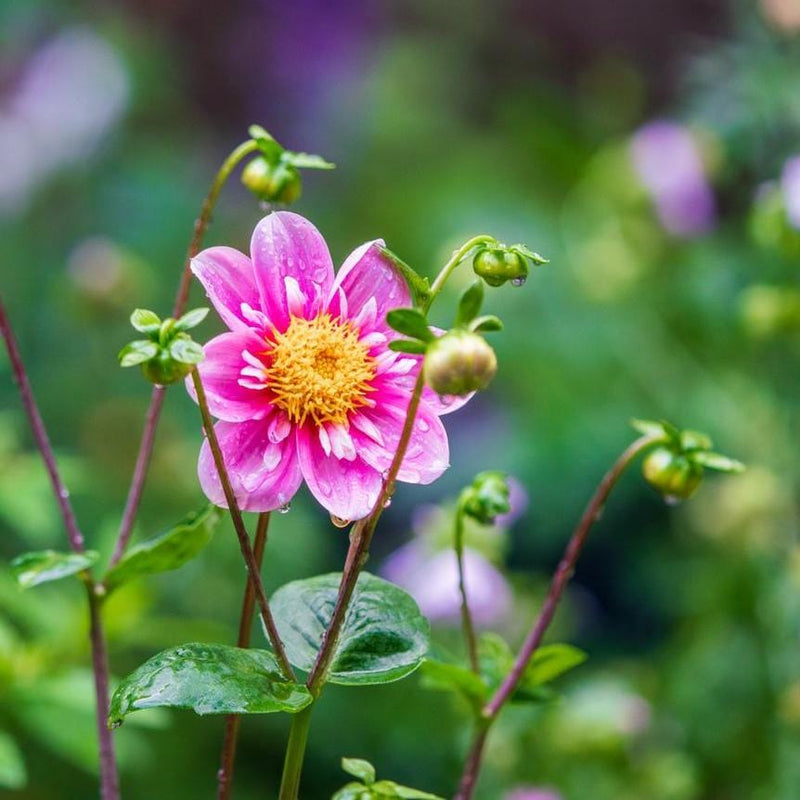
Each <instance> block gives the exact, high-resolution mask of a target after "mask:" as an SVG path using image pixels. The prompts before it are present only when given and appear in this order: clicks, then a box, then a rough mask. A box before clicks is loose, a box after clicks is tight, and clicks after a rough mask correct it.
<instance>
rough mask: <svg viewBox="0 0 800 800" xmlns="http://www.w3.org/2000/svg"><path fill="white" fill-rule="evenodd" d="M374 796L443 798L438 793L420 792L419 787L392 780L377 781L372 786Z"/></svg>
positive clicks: (406, 799)
mask: <svg viewBox="0 0 800 800" xmlns="http://www.w3.org/2000/svg"><path fill="white" fill-rule="evenodd" d="M373 788H374V789H375V791H376V797H381V798H383V797H392V798H394V797H397V798H400V799H401V800H444V798H443V797H440V796H439V795H438V794H431V793H430V792H422V791H420V790H419V789H412V788H411V787H410V786H401V785H400V784H399V783H395V782H394V781H379V782H378V783H376V784H375V786H374V787H373Z"/></svg>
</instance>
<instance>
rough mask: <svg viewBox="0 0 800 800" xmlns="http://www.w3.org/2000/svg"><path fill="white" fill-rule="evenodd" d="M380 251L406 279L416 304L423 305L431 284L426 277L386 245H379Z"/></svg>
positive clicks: (426, 299)
mask: <svg viewBox="0 0 800 800" xmlns="http://www.w3.org/2000/svg"><path fill="white" fill-rule="evenodd" d="M380 251H381V253H382V254H383V255H384V256H385V257H386V258H388V259H389V261H391V262H392V264H394V265H395V267H397V269H399V270H400V273H401V274H402V276H403V277H404V278H405V279H406V283H407V284H408V285H409V287H410V288H411V291H412V292H413V293H414V302H415V303H416V305H423V304H424V303H426V302H427V301H428V298H429V297H430V296H431V285H430V282H429V281H428V279H427V278H423V277H422V275H420V274H419V273H418V272H417V271H416V270H415V269H414V268H413V267H411V266H409V265H408V264H406V262H405V261H403V259H402V258H400V256H398V255H397V254H396V253H393V252H392V251H391V250H389V248H388V247H380Z"/></svg>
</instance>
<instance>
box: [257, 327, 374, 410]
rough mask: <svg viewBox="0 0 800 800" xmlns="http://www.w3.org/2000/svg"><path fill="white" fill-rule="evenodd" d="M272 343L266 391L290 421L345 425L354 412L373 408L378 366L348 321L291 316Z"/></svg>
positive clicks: (269, 353) (269, 352) (275, 335)
mask: <svg viewBox="0 0 800 800" xmlns="http://www.w3.org/2000/svg"><path fill="white" fill-rule="evenodd" d="M270 344H271V345H272V346H271V348H270V350H269V351H268V355H269V356H271V362H272V363H271V364H270V365H269V366H268V367H267V369H266V383H267V387H268V388H269V389H270V391H271V392H272V394H273V395H274V399H273V401H272V402H273V403H274V404H275V405H276V406H278V407H279V408H282V409H283V410H284V411H286V413H287V415H288V417H289V419H290V420H291V421H292V422H295V423H297V424H298V425H302V424H303V423H304V422H305V421H306V420H307V419H309V418H310V419H311V420H313V421H314V423H316V424H317V425H321V424H322V423H324V422H333V423H346V422H347V421H348V415H349V414H350V412H351V411H354V410H355V409H356V408H360V407H361V406H365V405H368V404H369V400H368V399H367V397H366V395H367V394H368V393H369V392H371V391H373V387H372V386H371V385H370V381H371V380H372V379H373V378H374V377H375V363H374V360H373V359H372V358H371V357H370V356H369V353H368V348H367V347H366V346H365V345H364V344H362V343H361V342H360V341H359V339H358V331H357V330H355V329H354V328H353V326H352V325H351V324H350V323H349V322H340V321H339V320H334V319H331V317H330V315H329V314H320V315H319V316H318V317H315V318H314V319H310V320H309V319H302V318H300V317H292V318H291V321H290V322H289V327H288V328H287V329H286V330H285V331H284V332H283V333H277V332H276V333H275V334H274V342H271V343H270Z"/></svg>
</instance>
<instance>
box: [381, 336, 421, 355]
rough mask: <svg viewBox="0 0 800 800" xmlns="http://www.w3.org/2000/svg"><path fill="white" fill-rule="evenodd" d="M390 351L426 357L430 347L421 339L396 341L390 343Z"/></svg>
mask: <svg viewBox="0 0 800 800" xmlns="http://www.w3.org/2000/svg"><path fill="white" fill-rule="evenodd" d="M389 349H390V350H394V352H395V353H411V354H412V355H425V351H426V350H427V349H428V345H427V344H425V342H421V341H419V339H394V340H393V341H391V342H389Z"/></svg>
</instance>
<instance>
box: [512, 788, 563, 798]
mask: <svg viewBox="0 0 800 800" xmlns="http://www.w3.org/2000/svg"><path fill="white" fill-rule="evenodd" d="M504 800H561V795H560V794H558V792H553V791H550V790H549V789H537V788H536V787H535V786H518V787H517V788H516V789H513V790H512V791H510V792H509V793H508V794H507V795H506V796H505V798H504Z"/></svg>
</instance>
